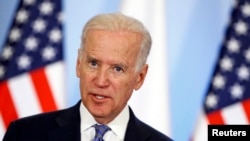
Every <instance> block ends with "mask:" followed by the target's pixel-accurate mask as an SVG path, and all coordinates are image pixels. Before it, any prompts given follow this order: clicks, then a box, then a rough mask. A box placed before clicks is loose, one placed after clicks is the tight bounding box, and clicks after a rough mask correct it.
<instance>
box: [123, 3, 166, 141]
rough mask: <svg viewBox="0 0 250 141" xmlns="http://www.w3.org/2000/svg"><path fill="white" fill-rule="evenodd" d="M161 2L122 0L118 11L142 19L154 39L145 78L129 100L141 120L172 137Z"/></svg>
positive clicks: (164, 22) (163, 13)
mask: <svg viewBox="0 0 250 141" xmlns="http://www.w3.org/2000/svg"><path fill="white" fill-rule="evenodd" d="M164 2H165V1H164V0H157V1H155V0H148V1H144V0H136V1H134V0H124V1H122V3H121V8H120V10H121V12H122V13H124V14H126V15H129V16H132V17H135V18H137V19H139V20H140V21H142V22H143V24H144V25H145V26H146V27H147V28H148V29H149V32H150V33H151V35H152V39H153V46H152V50H151V53H150V55H149V58H148V64H149V70H148V74H147V76H146V80H145V82H144V85H143V86H142V88H141V89H140V90H138V91H136V92H135V93H134V94H133V96H132V98H131V100H130V101H129V103H130V105H131V107H132V108H133V109H134V111H135V113H136V115H137V116H138V117H139V118H140V119H142V120H143V121H145V122H146V123H148V124H150V125H152V126H153V127H154V128H156V129H158V130H160V131H161V132H163V133H165V134H167V135H170V136H171V131H170V127H171V125H170V116H169V113H170V111H169V106H168V105H169V97H168V90H169V89H168V87H169V85H168V81H167V80H168V76H167V75H168V70H167V65H168V63H167V61H168V59H167V46H166V45H167V43H166V40H167V36H166V28H165V27H166V21H165V19H166V16H165V13H166V12H165V5H166V4H165V3H164ZM156 119H157V120H156Z"/></svg>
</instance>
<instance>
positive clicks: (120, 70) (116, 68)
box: [114, 66, 124, 72]
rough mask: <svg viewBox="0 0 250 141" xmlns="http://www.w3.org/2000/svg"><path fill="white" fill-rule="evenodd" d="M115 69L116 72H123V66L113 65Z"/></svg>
mask: <svg viewBox="0 0 250 141" xmlns="http://www.w3.org/2000/svg"><path fill="white" fill-rule="evenodd" d="M114 69H115V71H117V72H124V70H123V68H122V67H119V66H116V67H114Z"/></svg>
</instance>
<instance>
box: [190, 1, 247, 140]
mask: <svg viewBox="0 0 250 141" xmlns="http://www.w3.org/2000/svg"><path fill="white" fill-rule="evenodd" d="M201 113H202V114H201V115H200V117H199V121H198V123H197V127H196V129H195V132H194V134H193V136H192V140H193V141H205V140H207V128H208V127H207V125H208V124H225V125H231V124H249V123H250V0H238V1H235V4H234V7H233V10H232V13H231V19H230V22H229V26H228V28H227V30H226V35H225V40H224V42H223V44H222V48H221V50H220V54H219V58H218V61H217V64H216V67H215V71H214V73H213V77H212V79H211V84H210V86H209V88H208V91H207V94H206V95H205V100H204V104H203V109H202V112H201Z"/></svg>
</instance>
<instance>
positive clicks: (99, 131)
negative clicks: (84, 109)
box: [93, 124, 111, 141]
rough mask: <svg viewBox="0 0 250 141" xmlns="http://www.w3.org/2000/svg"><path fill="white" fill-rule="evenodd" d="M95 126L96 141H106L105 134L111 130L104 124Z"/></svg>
mask: <svg viewBox="0 0 250 141" xmlns="http://www.w3.org/2000/svg"><path fill="white" fill-rule="evenodd" d="M93 127H95V137H94V141H104V140H103V135H104V134H105V133H106V132H107V131H108V130H111V129H110V128H109V127H108V126H106V125H103V124H100V125H98V124H95V125H94V126H93Z"/></svg>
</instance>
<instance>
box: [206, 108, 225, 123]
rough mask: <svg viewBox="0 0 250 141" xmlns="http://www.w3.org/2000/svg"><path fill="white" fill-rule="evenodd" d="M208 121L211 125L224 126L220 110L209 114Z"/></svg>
mask: <svg viewBox="0 0 250 141" xmlns="http://www.w3.org/2000/svg"><path fill="white" fill-rule="evenodd" d="M207 119H208V122H209V124H224V121H223V118H222V115H221V112H220V110H218V111H215V112H212V113H209V114H208V115H207Z"/></svg>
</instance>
